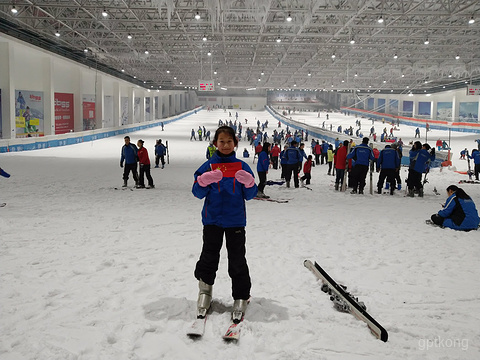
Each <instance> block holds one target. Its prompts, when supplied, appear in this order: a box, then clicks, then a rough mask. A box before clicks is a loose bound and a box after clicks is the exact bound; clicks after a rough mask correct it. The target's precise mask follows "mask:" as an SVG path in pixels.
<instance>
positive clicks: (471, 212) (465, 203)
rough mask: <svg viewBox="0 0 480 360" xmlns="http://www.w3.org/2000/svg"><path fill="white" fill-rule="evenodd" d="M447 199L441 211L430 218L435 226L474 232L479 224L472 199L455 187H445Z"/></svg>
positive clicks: (479, 220) (479, 219)
mask: <svg viewBox="0 0 480 360" xmlns="http://www.w3.org/2000/svg"><path fill="white" fill-rule="evenodd" d="M447 194H448V198H447V201H446V202H445V205H443V210H440V211H439V212H438V213H437V214H433V215H432V216H431V220H432V222H433V223H434V224H435V225H439V226H441V227H444V228H445V227H447V228H450V229H454V230H463V231H470V230H476V229H477V228H478V225H479V224H480V218H479V217H478V212H477V208H476V207H475V203H474V202H473V200H472V198H471V197H470V196H468V195H467V194H466V193H465V191H464V190H463V189H461V188H459V187H457V186H455V185H450V186H449V187H447Z"/></svg>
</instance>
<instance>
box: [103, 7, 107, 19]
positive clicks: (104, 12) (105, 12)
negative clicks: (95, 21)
mask: <svg viewBox="0 0 480 360" xmlns="http://www.w3.org/2000/svg"><path fill="white" fill-rule="evenodd" d="M102 16H103V17H105V18H106V17H107V16H108V13H107V10H106V9H105V8H104V9H103V11H102Z"/></svg>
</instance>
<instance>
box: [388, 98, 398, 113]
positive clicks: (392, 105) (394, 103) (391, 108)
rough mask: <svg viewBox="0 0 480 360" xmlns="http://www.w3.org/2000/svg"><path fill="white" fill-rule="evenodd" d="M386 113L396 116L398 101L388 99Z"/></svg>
mask: <svg viewBox="0 0 480 360" xmlns="http://www.w3.org/2000/svg"><path fill="white" fill-rule="evenodd" d="M388 112H389V113H390V114H392V115H398V100H395V99H390V102H389V104H388Z"/></svg>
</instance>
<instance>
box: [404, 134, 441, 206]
mask: <svg viewBox="0 0 480 360" xmlns="http://www.w3.org/2000/svg"><path fill="white" fill-rule="evenodd" d="M433 160H435V148H430V145H428V144H427V143H425V144H423V145H421V143H420V142H419V141H416V142H415V143H414V147H413V148H412V150H411V151H410V167H409V169H408V178H407V186H408V196H410V197H414V196H415V195H414V194H415V191H414V190H417V191H418V196H419V197H423V184H422V173H424V172H426V171H427V169H428V166H429V163H430V162H431V161H433Z"/></svg>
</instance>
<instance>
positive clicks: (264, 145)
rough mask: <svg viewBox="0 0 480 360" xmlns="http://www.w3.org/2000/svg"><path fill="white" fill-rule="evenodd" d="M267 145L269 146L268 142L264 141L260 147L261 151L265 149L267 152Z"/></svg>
mask: <svg viewBox="0 0 480 360" xmlns="http://www.w3.org/2000/svg"><path fill="white" fill-rule="evenodd" d="M269 146H270V143H269V142H264V143H263V147H262V151H265V152H266V153H267V154H268V147H269Z"/></svg>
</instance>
